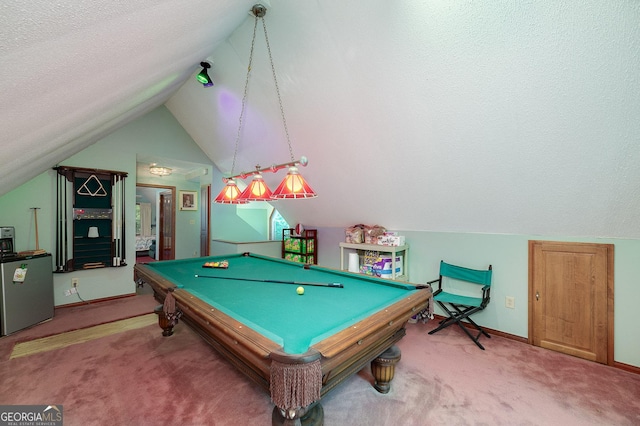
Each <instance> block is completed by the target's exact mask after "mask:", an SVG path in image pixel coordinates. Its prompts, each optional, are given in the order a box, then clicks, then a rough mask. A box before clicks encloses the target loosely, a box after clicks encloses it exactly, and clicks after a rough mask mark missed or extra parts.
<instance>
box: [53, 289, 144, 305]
mask: <svg viewBox="0 0 640 426" xmlns="http://www.w3.org/2000/svg"><path fill="white" fill-rule="evenodd" d="M131 296H136V293H130V294H121V295H119V296H111V297H105V298H102V299H93V300H87V301H84V302H76V303H69V304H68V305H58V306H55V307H54V309H65V308H75V307H78V306H84V305H93V304H95V303H102V302H110V301H112V300H118V299H125V298H127V297H131Z"/></svg>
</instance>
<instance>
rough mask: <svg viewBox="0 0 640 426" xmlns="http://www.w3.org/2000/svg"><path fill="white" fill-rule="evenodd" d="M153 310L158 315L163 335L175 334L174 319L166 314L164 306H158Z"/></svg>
mask: <svg viewBox="0 0 640 426" xmlns="http://www.w3.org/2000/svg"><path fill="white" fill-rule="evenodd" d="M153 312H154V313H155V314H156V315H158V325H159V326H160V328H161V329H162V335H163V336H165V337H168V336H171V335H172V334H173V326H174V321H171V320H169V318H167V316H166V315H165V314H164V310H163V306H162V305H158V306H156V307H155V309H154V310H153Z"/></svg>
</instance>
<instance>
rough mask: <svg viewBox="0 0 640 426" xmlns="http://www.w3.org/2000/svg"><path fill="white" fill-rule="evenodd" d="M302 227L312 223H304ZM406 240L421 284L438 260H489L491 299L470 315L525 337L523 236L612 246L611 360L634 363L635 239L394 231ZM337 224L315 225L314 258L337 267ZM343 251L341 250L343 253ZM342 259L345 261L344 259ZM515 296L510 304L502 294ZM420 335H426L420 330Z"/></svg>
mask: <svg viewBox="0 0 640 426" xmlns="http://www.w3.org/2000/svg"><path fill="white" fill-rule="evenodd" d="M307 228H309V229H311V228H314V227H313V226H312V225H308V226H307ZM399 233H400V234H401V235H404V236H405V237H406V241H407V244H409V280H410V281H411V282H414V283H424V282H426V281H429V280H431V279H435V278H437V277H438V268H439V262H440V260H445V261H447V262H451V263H457V264H461V265H466V266H469V267H472V268H486V267H487V266H488V265H489V264H491V265H493V284H492V286H491V303H490V304H489V306H488V307H487V308H486V309H485V310H484V311H482V312H480V313H478V314H476V316H474V318H477V320H478V322H479V323H480V324H482V325H485V326H486V327H489V328H492V329H495V330H499V331H502V332H505V333H509V334H513V335H516V336H521V337H528V309H529V306H528V286H529V281H528V280H529V276H528V271H529V263H528V262H529V257H528V256H529V251H528V250H529V246H528V242H529V240H545V241H569V242H585V243H598V244H613V245H614V295H615V296H614V333H615V336H614V353H615V355H614V359H615V361H617V362H621V363H624V364H628V365H632V366H636V367H640V332H639V331H638V327H637V326H636V312H637V303H638V301H639V300H640V285H638V281H639V279H640V278H639V277H640V262H639V259H638V257H639V255H640V240H631V239H612V238H584V239H581V238H558V237H550V236H540V235H505V234H469V233H446V232H416V231H399ZM344 237H345V235H344V229H342V228H318V249H319V255H318V260H319V263H320V264H321V265H323V266H327V267H331V268H340V248H339V247H338V243H340V242H342V241H344ZM345 256H346V254H345ZM345 262H346V260H345ZM506 296H513V297H514V298H515V309H508V308H506V307H505V297H506ZM424 338H425V339H428V338H429V336H428V335H425V336H424Z"/></svg>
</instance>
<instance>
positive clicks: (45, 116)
mask: <svg viewBox="0 0 640 426" xmlns="http://www.w3.org/2000/svg"><path fill="white" fill-rule="evenodd" d="M252 4H253V2H252V1H246V0H216V1H215V2H212V1H202V0H193V1H188V2H184V1H177V0H168V1H157V0H140V1H133V2H131V1H118V0H116V1H113V0H110V1H102V0H96V1H90V2H87V1H82V0H68V1H64V2H51V1H49V0H35V1H23V0H12V1H10V2H2V4H0V129H1V131H0V132H1V136H0V138H1V141H0V144H1V148H2V149H0V194H3V193H6V192H7V191H8V190H10V189H13V188H15V187H16V186H18V185H20V184H22V183H24V182H25V181H27V180H28V179H30V178H32V177H34V176H37V175H38V174H40V173H42V172H43V171H45V170H47V169H49V168H50V167H52V166H54V165H55V164H57V163H58V162H60V161H62V160H64V159H66V158H68V157H70V156H71V155H73V154H75V153H77V152H79V151H81V150H82V149H84V148H85V147H87V146H88V145H90V144H92V143H94V142H96V141H97V140H99V139H100V138H102V137H104V136H105V135H107V134H108V133H110V132H112V131H113V130H115V129H116V128H118V127H119V126H122V125H123V124H126V123H127V122H129V121H130V120H132V119H134V118H136V117H138V116H140V115H142V114H144V113H146V112H147V111H150V110H151V109H153V108H155V107H157V106H159V105H162V104H163V103H164V102H165V101H166V100H167V98H168V97H169V96H171V94H172V93H174V92H175V91H176V90H177V89H178V88H179V87H180V85H182V84H183V83H184V81H185V80H186V79H187V78H190V77H191V76H193V74H194V73H195V71H196V69H197V67H198V65H199V63H200V61H202V60H203V59H205V58H206V57H207V56H208V55H209V54H210V53H211V52H212V51H213V49H214V47H215V46H216V45H217V44H218V43H220V42H221V41H222V40H224V39H225V38H227V37H228V35H229V34H230V33H231V31H232V30H233V29H234V28H236V27H237V26H238V25H239V24H240V23H241V22H243V21H244V20H245V19H246V17H247V10H248V9H249V8H250V7H251V5H252Z"/></svg>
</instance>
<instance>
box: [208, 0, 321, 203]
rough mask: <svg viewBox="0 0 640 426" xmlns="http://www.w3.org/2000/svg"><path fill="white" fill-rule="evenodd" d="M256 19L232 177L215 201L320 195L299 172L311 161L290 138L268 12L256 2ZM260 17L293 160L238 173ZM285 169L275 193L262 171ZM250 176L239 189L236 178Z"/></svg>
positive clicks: (253, 9) (273, 171)
mask: <svg viewBox="0 0 640 426" xmlns="http://www.w3.org/2000/svg"><path fill="white" fill-rule="evenodd" d="M251 13H252V14H253V16H254V18H255V21H254V24H253V38H252V39H251V51H250V54H249V65H248V67H247V78H246V80H245V85H244V94H243V97H242V107H241V110H240V119H239V120H238V133H237V135H236V144H235V152H234V153H233V163H232V164H231V175H232V176H231V177H227V178H223V181H224V182H225V183H226V185H225V187H224V188H223V189H222V191H221V192H220V194H218V196H217V197H216V198H215V200H214V202H215V203H221V204H244V203H247V202H249V201H274V200H278V199H297V198H314V197H317V194H316V193H315V192H314V191H313V189H311V187H310V186H309V184H307V182H306V181H305V180H304V178H303V177H302V176H301V175H300V173H299V172H298V167H297V166H299V165H300V166H306V165H307V163H308V161H307V159H306V158H305V157H301V158H300V160H294V157H293V149H292V147H291V140H290V138H289V130H288V129H287V120H286V119H285V116H284V109H283V107H282V99H281V97H280V89H279V87H278V80H277V78H276V69H275V67H274V65H273V57H272V56H271V47H270V46H269V36H268V35H267V25H266V23H265V21H264V15H265V14H266V13H267V9H266V8H265V7H264V6H263V5H261V4H256V5H254V6H253V7H252V8H251ZM258 19H260V21H261V22H262V28H263V29H264V38H265V41H266V44H267V51H268V53H269V63H270V64H271V72H272V74H273V83H274V84H275V88H276V94H277V96H278V104H279V106H280V115H281V116H282V124H283V126H284V133H285V135H286V137H287V144H288V145H289V153H290V154H291V161H290V162H288V163H283V164H278V165H273V166H271V167H269V168H266V169H263V168H261V167H260V166H259V165H258V166H256V170H255V171H251V172H243V173H240V174H237V175H234V174H233V172H234V170H235V166H236V157H237V155H238V145H239V142H240V134H241V130H242V125H243V123H244V115H245V110H246V105H247V89H248V87H249V78H250V77H251V65H252V63H253V47H254V45H255V41H256V30H257V28H258ZM283 168H289V172H288V173H287V176H286V177H285V178H284V180H283V181H282V183H281V184H280V186H278V189H277V190H276V191H275V192H274V193H271V190H270V189H269V187H267V184H266V183H265V181H264V179H263V178H262V172H267V171H268V172H272V173H275V172H277V171H278V170H281V169H283ZM249 176H253V180H252V181H251V184H250V185H249V186H248V187H247V188H246V189H245V190H244V191H243V192H242V193H240V191H239V190H238V187H237V186H236V183H235V179H236V178H240V179H246V178H247V177H249Z"/></svg>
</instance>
